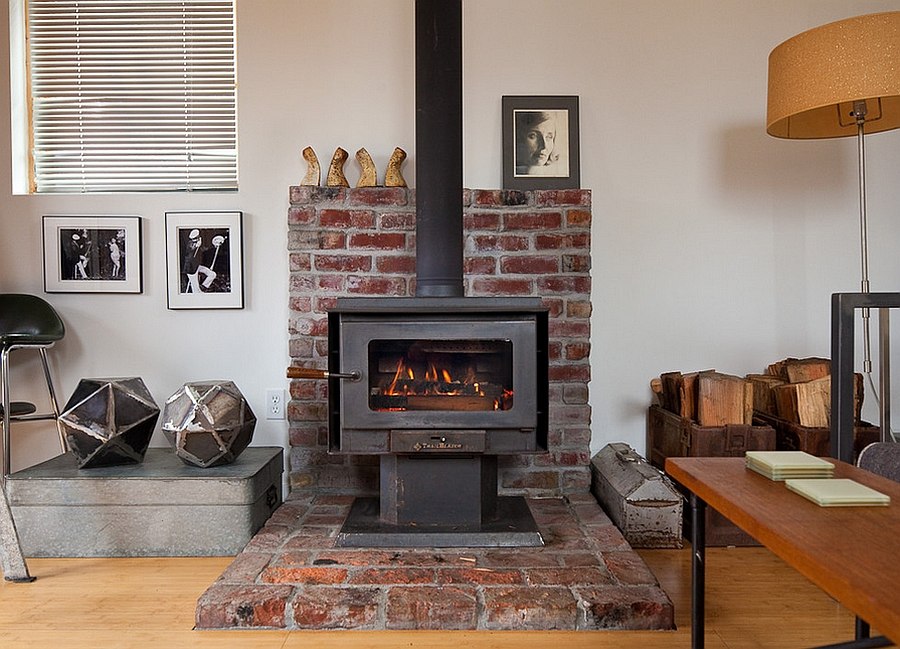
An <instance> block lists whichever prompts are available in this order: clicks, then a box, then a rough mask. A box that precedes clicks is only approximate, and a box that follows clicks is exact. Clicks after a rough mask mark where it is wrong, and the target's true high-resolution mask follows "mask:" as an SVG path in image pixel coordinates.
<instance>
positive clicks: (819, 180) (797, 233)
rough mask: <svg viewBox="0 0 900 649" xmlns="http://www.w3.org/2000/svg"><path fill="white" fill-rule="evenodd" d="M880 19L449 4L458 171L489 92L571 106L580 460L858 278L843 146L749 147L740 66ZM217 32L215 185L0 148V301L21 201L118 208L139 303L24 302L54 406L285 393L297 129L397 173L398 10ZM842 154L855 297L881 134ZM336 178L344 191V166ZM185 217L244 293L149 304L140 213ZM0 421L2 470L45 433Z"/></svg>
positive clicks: (881, 3) (258, 23) (488, 115)
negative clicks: (46, 166)
mask: <svg viewBox="0 0 900 649" xmlns="http://www.w3.org/2000/svg"><path fill="white" fill-rule="evenodd" d="M896 9H900V2H898V1H897V0H894V1H891V2H889V1H885V0H877V1H876V0H865V1H862V0H857V1H856V2H854V3H853V7H852V9H851V8H848V6H847V3H846V2H844V1H842V0H781V1H776V0H756V1H754V2H745V1H741V0H675V1H673V0H627V1H626V0H615V1H613V0H555V1H552V2H550V1H546V0H544V1H542V0H466V1H465V2H464V51H465V55H464V56H465V60H464V92H465V97H464V105H465V114H464V121H465V140H464V142H465V184H466V186H467V187H479V188H490V187H499V186H500V184H501V164H500V160H501V145H500V97H501V96H502V95H504V94H573V95H579V96H580V98H581V99H580V101H581V146H582V186H583V187H587V188H591V189H592V190H593V200H594V230H593V241H594V247H593V255H594V261H593V264H594V267H593V276H594V295H593V298H594V317H593V336H592V343H593V357H592V358H593V377H594V379H593V382H592V383H591V393H592V404H593V408H594V411H593V412H594V418H593V425H592V429H593V447H594V449H595V450H596V449H599V448H600V447H601V446H603V445H604V444H605V443H607V442H609V441H614V440H622V441H627V442H630V443H631V444H632V445H634V446H635V447H636V448H638V449H639V450H643V449H644V436H645V432H644V416H645V412H646V408H647V405H648V404H649V402H650V392H649V389H648V382H649V380H650V379H651V378H652V377H653V376H656V375H658V374H659V373H660V372H663V371H667V370H675V369H678V370H684V371H688V370H694V369H704V368H710V367H715V368H717V369H719V370H721V371H727V372H733V373H738V374H744V373H747V372H752V371H760V370H761V369H762V368H763V367H764V366H765V365H766V364H767V363H769V362H770V361H774V360H777V359H779V358H782V357H784V356H788V355H794V356H803V355H813V354H815V355H822V356H827V355H829V353H830V352H829V335H830V334H829V314H830V298H829V295H830V293H832V292H834V291H854V290H857V287H858V274H859V273H858V261H857V253H856V245H857V244H856V241H857V230H856V159H855V145H854V143H853V142H852V141H850V140H840V141H829V142H824V141H817V142H783V141H779V140H775V139H773V138H770V137H768V136H767V135H766V134H765V128H764V119H765V96H766V59H767V56H768V53H769V51H771V49H772V48H773V47H774V46H775V45H777V44H778V43H779V42H781V41H782V40H784V39H786V38H788V37H790V36H792V35H794V34H795V33H797V32H800V31H802V30H804V29H807V28H810V27H813V26H816V25H818V24H821V23H824V22H828V21H831V20H836V19H840V18H843V17H846V16H849V15H853V14H859V13H867V12H874V11H881V10H896ZM0 20H2V21H3V22H2V24H0V33H2V34H4V38H5V34H6V32H7V31H8V30H7V27H6V20H7V17H6V15H5V14H4V15H2V17H0ZM238 41H239V42H238V47H239V49H238V58H239V61H238V73H239V123H240V140H239V146H240V191H239V192H237V193H230V194H216V193H213V194H197V195H188V194H147V195H144V194H141V195H105V196H13V195H12V193H11V190H10V185H11V182H10V177H11V172H10V162H9V160H8V159H7V158H8V156H3V155H0V174H2V178H5V179H6V180H5V181H0V186H2V189H0V192H2V193H0V196H2V205H0V291H4V292H33V293H38V294H40V293H41V292H42V278H41V234H40V219H41V216H42V215H44V214H63V213H65V214H72V213H79V214H82V213H83V214H138V215H140V216H142V217H144V255H145V265H144V293H143V294H141V295H74V294H65V295H51V296H49V297H50V300H51V301H52V302H53V304H54V305H55V306H56V307H57V308H58V309H59V311H60V312H61V313H62V314H63V316H64V318H65V320H66V323H67V325H68V335H67V337H66V339H65V340H64V341H63V342H62V343H60V344H59V345H58V346H57V348H56V350H55V351H54V354H53V356H54V359H55V363H56V375H57V377H58V383H59V390H60V392H61V399H62V400H63V401H65V399H66V398H67V397H68V395H69V394H70V393H71V391H72V390H73V389H74V387H75V385H76V384H77V382H78V379H79V378H80V377H84V376H117V375H118V376H124V375H139V376H141V377H143V378H144V381H145V382H146V383H147V386H148V387H149V389H150V391H151V392H152V393H153V394H154V396H155V397H156V399H157V401H158V402H160V403H162V402H163V401H164V400H165V399H166V397H168V396H169V395H170V394H171V393H172V392H174V391H175V390H176V389H177V388H178V387H179V386H180V385H181V384H182V383H183V382H184V381H188V380H198V379H204V378H229V379H232V380H234V381H235V382H236V383H237V384H238V386H240V387H241V389H242V390H243V391H244V393H245V394H246V396H247V397H248V398H249V400H250V402H251V405H252V406H253V407H254V409H255V410H256V411H257V413H258V414H259V415H260V416H261V415H262V412H263V400H264V394H265V390H266V388H271V387H282V386H285V387H286V385H287V383H286V381H285V379H284V378H283V377H284V369H285V367H286V365H287V364H288V361H289V359H288V353H287V334H286V326H287V309H286V294H287V276H288V271H287V253H286V225H285V215H286V210H287V205H288V199H287V188H288V186H289V185H291V184H296V183H297V182H298V181H299V180H300V178H301V177H302V176H303V173H304V171H305V165H304V164H302V160H301V158H300V150H301V149H302V148H303V147H304V146H306V145H311V146H313V147H314V148H315V150H316V151H317V153H318V155H319V158H320V160H323V162H326V163H327V160H328V159H329V158H330V156H331V153H332V152H333V150H334V149H335V147H337V146H342V147H343V148H345V149H346V150H348V151H350V152H351V153H352V152H354V151H356V149H358V148H359V147H362V146H365V147H366V148H367V149H368V150H369V152H370V153H371V154H372V156H373V158H374V159H375V161H376V164H377V165H378V166H379V168H380V169H383V168H384V164H385V162H386V160H387V158H388V156H389V155H390V152H391V151H392V150H393V148H394V147H395V146H401V147H403V148H404V149H406V150H407V151H408V152H409V154H410V159H409V161H408V163H407V165H406V167H405V168H404V173H405V175H406V177H407V179H408V180H410V181H411V184H414V179H415V151H414V145H415V139H414V119H415V105H414V104H415V100H414V68H413V63H414V61H413V42H414V41H413V0H329V1H328V2H322V1H321V0H239V1H238ZM0 49H2V50H3V51H4V52H5V51H6V50H7V48H6V46H5V40H4V43H3V46H2V47H0ZM4 56H5V55H4ZM7 68H8V66H7V65H5V64H3V65H0V84H3V85H4V86H7V85H8V71H7ZM0 96H2V100H0V110H2V115H3V120H4V121H5V122H6V123H8V122H9V98H8V96H7V93H5V92H4V93H2V94H0ZM8 131H9V129H8V128H0V149H2V150H3V151H8V150H9V142H10V140H9V137H10V136H9V132H8ZM868 147H869V148H868V152H869V193H870V202H869V211H870V241H871V248H872V250H871V256H872V259H871V274H872V288H873V290H896V288H897V284H896V278H897V277H898V276H900V259H898V258H897V255H896V254H894V250H893V248H894V247H895V242H896V241H897V240H898V235H900V218H898V210H900V207H898V206H900V183H897V182H896V178H895V177H894V176H895V173H896V171H895V170H896V169H897V168H898V166H900V132H894V133H886V134H881V135H878V136H875V137H872V138H870V139H869V145H868ZM347 169H348V172H349V173H348V177H349V178H350V179H351V182H355V179H356V173H357V169H356V165H355V162H351V163H350V164H348V166H347ZM185 209H237V210H242V211H243V212H244V218H245V222H244V223H245V224H244V228H245V233H244V235H245V292H246V308H245V309H243V310H240V311H169V310H167V309H166V294H165V266H164V260H165V241H164V214H165V212H166V211H167V210H185ZM16 369H18V370H20V371H23V372H24V371H29V370H33V369H34V367H33V365H32V364H30V363H26V364H24V365H21V364H19V365H17V366H16ZM32 387H33V386H32ZM14 396H21V397H26V396H28V394H25V393H23V394H21V395H14ZM17 431H19V432H18V433H17ZM13 434H14V453H13V466H14V468H16V467H22V466H27V465H29V464H32V463H34V462H37V461H40V460H42V459H45V458H48V457H51V456H52V455H54V454H55V453H56V451H57V449H56V447H55V446H54V444H55V434H54V431H53V429H52V427H47V426H46V425H37V424H35V425H31V426H27V427H26V426H18V427H14V428H13ZM286 442H287V427H286V425H285V424H284V423H283V422H273V421H266V420H264V419H261V420H260V423H259V425H258V427H257V433H256V437H255V441H254V443H255V444H286ZM164 444H165V441H164V439H163V437H162V436H161V435H160V434H159V433H157V436H156V437H155V438H154V445H164Z"/></svg>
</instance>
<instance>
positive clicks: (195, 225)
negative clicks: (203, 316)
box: [166, 212, 244, 309]
mask: <svg viewBox="0 0 900 649" xmlns="http://www.w3.org/2000/svg"><path fill="white" fill-rule="evenodd" d="M242 217H243V215H242V213H241V212H166V275H167V277H168V282H167V285H168V295H169V308H170V309H242V308H244V272H243V231H242V221H243V218H242Z"/></svg>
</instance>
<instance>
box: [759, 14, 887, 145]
mask: <svg viewBox="0 0 900 649" xmlns="http://www.w3.org/2000/svg"><path fill="white" fill-rule="evenodd" d="M858 100H866V105H867V114H866V118H865V125H864V130H865V132H866V133H878V132H880V131H888V130H890V129H893V128H897V127H898V126H900V11H892V12H886V13H877V14H867V15H865V16H856V17H854V18H847V19H845V20H839V21H837V22H833V23H829V24H827V25H822V26H821V27H816V28H814V29H810V30H809V31H805V32H803V33H802V34H798V35H797V36H794V37H793V38H789V39H788V40H786V41H785V42H783V43H781V44H780V45H778V46H777V47H776V48H775V49H774V50H772V53H771V54H769V91H768V110H767V115H766V131H767V132H768V133H769V135H773V136H775V137H782V138H792V139H793V138H797V139H804V138H831V137H844V136H851V135H852V136H855V135H857V124H856V119H855V117H854V114H853V102H855V101H858Z"/></svg>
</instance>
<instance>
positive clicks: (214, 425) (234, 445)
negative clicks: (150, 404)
mask: <svg viewBox="0 0 900 649" xmlns="http://www.w3.org/2000/svg"><path fill="white" fill-rule="evenodd" d="M255 426H256V415H254V414H253V410H251V409H250V406H249V404H248V403H247V400H246V399H245V398H244V395H243V394H241V391H240V390H238V388H237V386H236V385H235V384H234V383H233V382H231V381H197V382H193V383H185V384H184V385H183V386H182V387H181V389H180V390H178V391H177V392H176V393H175V394H173V395H172V396H171V397H169V398H168V400H167V401H166V404H165V406H164V407H163V424H162V430H163V433H164V434H165V436H166V439H168V440H169V443H170V444H171V445H172V447H173V448H174V449H175V455H177V456H178V457H179V458H180V459H181V461H182V462H184V463H185V464H191V465H194V466H199V467H202V468H206V467H211V466H219V465H221V464H228V463H230V462H234V460H235V459H236V458H237V456H238V455H240V454H241V453H242V452H243V450H244V449H245V448H247V446H248V445H249V444H250V440H251V439H253V429H254V427H255Z"/></svg>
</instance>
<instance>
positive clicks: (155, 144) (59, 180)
mask: <svg viewBox="0 0 900 649" xmlns="http://www.w3.org/2000/svg"><path fill="white" fill-rule="evenodd" d="M234 2H235V0H180V1H174V0H26V3H25V13H24V16H23V20H24V22H26V30H27V31H26V32H25V33H26V38H25V43H24V45H25V53H26V63H27V73H25V74H24V75H23V76H24V77H25V78H26V79H27V93H26V95H27V98H28V99H29V100H30V107H29V108H30V111H28V110H24V111H22V113H23V114H25V115H27V114H28V113H29V112H30V116H31V120H30V121H31V123H30V142H29V143H28V145H27V151H26V153H27V157H28V158H30V160H29V173H28V180H29V182H28V184H29V191H30V192H33V193H56V192H63V193H77V192H116V191H178V190H203V189H215V190H227V189H236V188H237V123H236V82H235V76H236V70H235V67H236V66H235V16H234ZM13 77H14V81H15V73H14V74H13ZM14 112H15V109H14Z"/></svg>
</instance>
